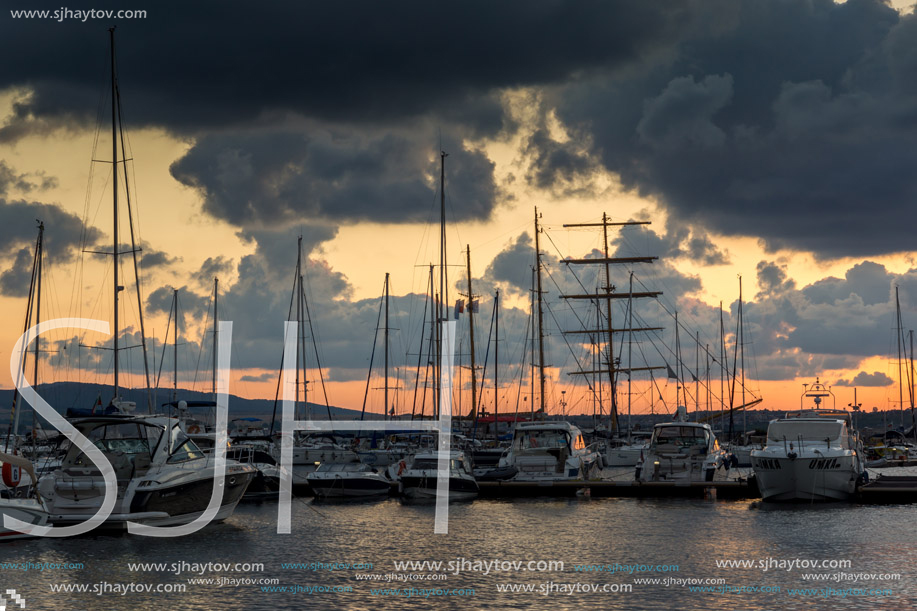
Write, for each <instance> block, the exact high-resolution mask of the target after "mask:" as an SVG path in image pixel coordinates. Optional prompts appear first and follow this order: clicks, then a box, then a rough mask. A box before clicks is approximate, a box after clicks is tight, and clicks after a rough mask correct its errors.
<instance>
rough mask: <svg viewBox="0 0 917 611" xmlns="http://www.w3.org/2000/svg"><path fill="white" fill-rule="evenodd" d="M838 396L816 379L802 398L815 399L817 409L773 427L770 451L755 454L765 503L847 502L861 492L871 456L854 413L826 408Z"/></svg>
mask: <svg viewBox="0 0 917 611" xmlns="http://www.w3.org/2000/svg"><path fill="white" fill-rule="evenodd" d="M833 396H834V395H833V394H832V393H831V391H830V389H829V388H828V387H827V386H825V385H824V384H822V383H820V382H819V381H818V380H817V379H816V382H815V384H813V385H811V388H809V389H808V390H807V391H806V392H804V393H803V400H804V399H805V398H807V397H808V398H812V399H814V402H815V407H814V409H800V410H798V411H795V412H789V413H787V414H786V417H785V418H779V419H777V420H772V421H771V422H770V425H768V427H767V442H766V445H765V446H764V448H763V449H756V450H752V452H751V461H752V467H753V468H754V470H755V477H756V478H757V480H758V489H759V490H760V491H761V497H762V498H763V499H764V500H766V501H793V500H806V501H811V500H846V499H849V498H851V497H852V496H853V494H854V493H855V492H856V487H857V484H858V482H859V481H860V478H861V477H862V476H863V473H864V472H865V469H866V465H865V460H866V454H865V452H864V451H863V444H862V442H861V441H860V439H859V436H858V435H857V433H856V431H855V430H854V428H853V426H852V424H851V416H850V413H849V412H846V411H844V410H838V409H825V408H822V407H821V403H822V399H823V398H825V397H832V398H833Z"/></svg>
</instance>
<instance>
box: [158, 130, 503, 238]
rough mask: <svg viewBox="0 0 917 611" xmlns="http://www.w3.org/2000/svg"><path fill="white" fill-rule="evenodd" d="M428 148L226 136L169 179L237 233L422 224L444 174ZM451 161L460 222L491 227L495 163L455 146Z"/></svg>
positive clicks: (195, 152)
mask: <svg viewBox="0 0 917 611" xmlns="http://www.w3.org/2000/svg"><path fill="white" fill-rule="evenodd" d="M422 140H423V138H418V137H417V136H402V135H398V134H395V133H383V134H378V135H370V134H367V133H365V132H356V131H353V130H347V129H343V128H340V129H336V130H331V129H327V128H320V127H318V126H315V127H314V128H313V129H297V130H293V129H284V130H266V131H260V132H249V131H247V132H243V133H234V134H226V133H220V134H215V135H212V136H206V137H204V138H202V139H201V140H199V141H198V142H197V143H196V144H195V146H194V147H193V148H192V149H191V150H190V151H189V152H188V153H187V154H186V155H185V156H184V157H183V158H181V159H179V160H178V161H176V162H175V163H174V164H173V165H172V169H171V171H172V175H173V176H174V177H175V178H176V179H177V180H178V181H180V182H182V183H183V184H185V185H188V186H190V187H194V188H195V189H197V190H198V191H199V192H200V193H201V195H202V197H203V200H204V210H205V211H207V212H208V213H210V214H211V215H213V216H215V217H217V218H221V219H225V220H227V221H229V222H230V223H233V224H235V225H237V226H245V227H274V226H288V225H290V224H291V223H296V222H299V223H302V222H313V221H315V220H330V221H335V222H343V221H376V222H394V223H402V222H417V221H421V222H422V221H425V220H428V218H429V217H430V211H431V206H432V205H433V204H434V203H435V193H436V192H437V190H438V184H439V173H440V172H439V165H440V162H439V156H438V155H432V154H431V152H430V146H429V142H423V141H422ZM446 152H447V153H448V155H449V156H448V157H447V158H446V171H447V183H446V192H447V198H448V199H449V200H450V201H453V202H455V205H454V206H453V208H452V210H453V213H454V215H455V216H454V218H455V220H467V219H487V218H488V217H489V216H490V213H491V211H492V209H493V206H494V205H495V203H496V202H495V196H496V185H495V183H494V177H493V167H494V166H493V163H492V162H491V161H490V160H488V159H487V158H486V157H485V156H484V155H483V154H482V153H480V152H477V151H473V150H467V149H464V148H463V147H461V145H458V144H453V145H451V146H448V145H447V148H446Z"/></svg>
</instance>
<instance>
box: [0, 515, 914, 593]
mask: <svg viewBox="0 0 917 611" xmlns="http://www.w3.org/2000/svg"><path fill="white" fill-rule="evenodd" d="M291 511H292V533H291V534H278V533H277V524H278V520H277V517H278V515H277V514H278V504H277V503H276V502H274V503H261V504H241V505H240V506H239V507H238V508H237V510H236V512H235V513H234V514H233V516H232V517H231V518H229V519H228V520H226V521H225V522H223V523H221V524H213V525H210V526H208V527H206V528H205V529H203V530H201V531H199V532H197V533H195V534H192V535H188V536H184V537H180V538H147V537H139V536H132V535H125V534H110V535H103V534H91V535H87V536H82V537H79V538H65V539H29V540H20V541H9V542H5V543H4V544H2V545H0V567H2V568H0V586H2V590H3V591H4V592H9V591H15V595H16V596H18V597H20V599H19V600H22V601H24V602H25V603H26V606H25V607H24V608H25V609H89V610H91V609H100V610H101V609H106V610H111V609H163V608H167V609H201V610H204V609H265V610H267V609H356V610H360V609H365V610H370V609H372V610H374V611H376V610H380V609H401V608H411V609H413V608H416V609H423V608H443V609H468V608H487V609H527V608H535V609H542V608H543V609H548V608H550V609H597V608H602V609H650V610H652V609H659V610H663V609H665V610H667V609H673V608H681V609H812V608H825V609H828V608H836V607H838V606H841V605H843V606H844V607H845V608H852V609H875V608H914V607H915V606H917V545H915V543H917V536H915V534H914V529H913V526H912V524H913V523H914V522H915V521H917V505H859V504H848V503H836V504H833V503H832V504H792V505H783V504H767V503H762V502H760V501H748V500H742V501H732V500H730V501H725V500H701V499H636V498H590V497H578V498H575V499H551V498H535V499H516V500H512V501H509V500H488V499H479V500H475V501H472V502H464V503H453V504H451V505H450V506H449V516H448V533H447V534H434V515H435V505H434V504H432V503H428V504H409V503H406V502H403V501H399V500H396V499H385V500H380V501H376V502H358V503H320V502H316V501H314V500H312V499H294V500H293V503H292V508H291ZM425 562H426V564H424V563H425ZM436 563H440V564H436ZM80 590H82V591H80ZM3 596H5V597H6V599H7V601H8V602H7V604H8V605H10V604H11V600H12V599H11V595H10V594H9V593H7V594H3ZM7 608H9V609H15V608H18V607H16V606H15V605H13V606H8V607H7Z"/></svg>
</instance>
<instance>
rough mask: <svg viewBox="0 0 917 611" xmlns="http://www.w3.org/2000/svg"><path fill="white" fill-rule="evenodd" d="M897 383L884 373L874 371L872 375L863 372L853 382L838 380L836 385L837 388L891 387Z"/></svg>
mask: <svg viewBox="0 0 917 611" xmlns="http://www.w3.org/2000/svg"><path fill="white" fill-rule="evenodd" d="M894 383H895V381H894V380H892V379H891V378H890V377H888V376H887V375H885V374H884V373H882V372H881V371H874V372H872V373H866V372H865V371H861V372H860V373H858V374H856V375H855V376H854V377H853V379H852V380H838V381H837V382H835V383H834V385H835V386H860V387H863V386H891V385H892V384H894Z"/></svg>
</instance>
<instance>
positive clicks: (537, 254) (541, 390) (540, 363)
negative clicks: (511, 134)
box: [532, 206, 547, 418]
mask: <svg viewBox="0 0 917 611" xmlns="http://www.w3.org/2000/svg"><path fill="white" fill-rule="evenodd" d="M540 231H541V230H540V229H539V228H538V207H537V206H536V207H535V276H536V278H537V289H536V291H535V292H536V293H537V298H538V384H539V389H538V391H539V397H538V400H539V405H540V406H541V417H542V418H544V417H545V415H546V413H547V412H546V411H545V405H544V309H543V307H542V306H543V304H542V290H541V247H540V245H539V240H538V236H539V233H540ZM532 401H533V402H534V398H533V399H532ZM532 407H533V409H534V405H533V406H532Z"/></svg>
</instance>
